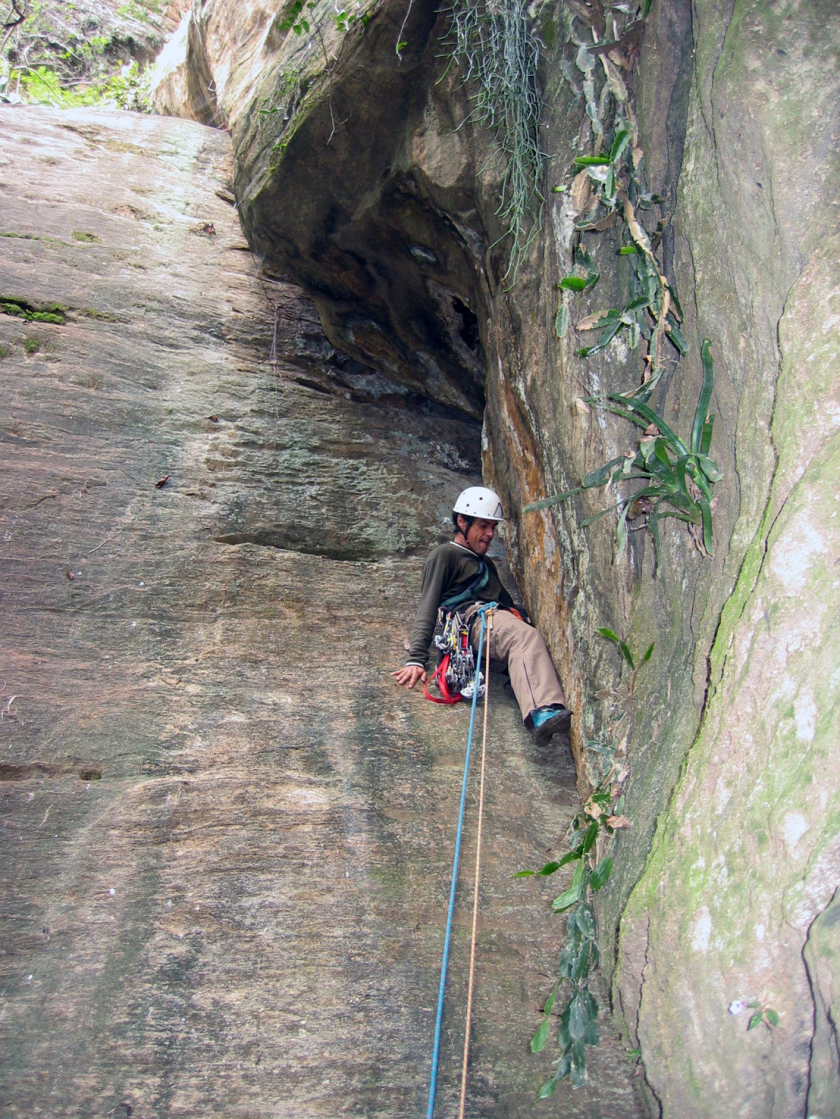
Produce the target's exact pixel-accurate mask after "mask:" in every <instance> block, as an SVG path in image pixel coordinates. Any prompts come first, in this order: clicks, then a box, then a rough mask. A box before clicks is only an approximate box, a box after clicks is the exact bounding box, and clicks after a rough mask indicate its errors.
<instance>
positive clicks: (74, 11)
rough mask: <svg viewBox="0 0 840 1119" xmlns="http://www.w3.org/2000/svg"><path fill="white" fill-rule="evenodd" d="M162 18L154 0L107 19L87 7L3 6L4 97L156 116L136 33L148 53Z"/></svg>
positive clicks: (20, 0)
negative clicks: (151, 112) (135, 51)
mask: <svg viewBox="0 0 840 1119" xmlns="http://www.w3.org/2000/svg"><path fill="white" fill-rule="evenodd" d="M135 8H136V11H135V10H134V9H135ZM153 16H154V18H153ZM160 16H161V12H160V11H159V10H158V8H157V6H155V5H153V4H151V3H149V2H148V0H147V3H146V4H145V5H144V6H137V5H133V6H132V8H131V10H130V11H129V10H128V9H125V10H124V9H122V8H121V9H119V10H118V11H117V12H116V13H111V15H110V16H109V17H108V16H106V17H103V18H102V19H100V18H99V17H98V15H97V16H94V15H92V14H91V10H90V7H87V6H85V5H81V4H80V5H73V4H60V3H56V2H55V0H53V2H50V0H6V2H5V3H3V2H2V0H0V98H1V99H3V100H6V101H11V102H13V103H14V102H18V101H22V102H36V103H46V104H50V105H55V106H58V107H60V108H74V107H79V106H86V105H107V106H114V107H117V108H123V109H137V110H141V111H148V110H149V109H150V108H151V104H150V100H149V92H150V90H149V81H150V76H151V72H150V71H148V70H147V69H145V68H143V67H142V66H141V65H140V63H138V62H137V61H136V60H135V59H134V58H133V57H132V53H131V52H132V49H135V48H134V47H133V43H134V39H135V35H139V36H140V38H141V39H142V40H143V47H144V49H145V48H146V47H147V46H149V45H151V44H153V43H154V42H157V40H158V34H157V31H158V26H157V25H158V24H159V23H160V18H159V17H160ZM105 19H108V20H109V22H107V24H106V22H104V20H105ZM114 20H121V21H125V20H130V21H132V22H131V26H130V27H129V26H126V25H125V24H124V23H120V22H114ZM137 25H140V26H141V27H142V32H141V31H140V29H139V27H138V26H137Z"/></svg>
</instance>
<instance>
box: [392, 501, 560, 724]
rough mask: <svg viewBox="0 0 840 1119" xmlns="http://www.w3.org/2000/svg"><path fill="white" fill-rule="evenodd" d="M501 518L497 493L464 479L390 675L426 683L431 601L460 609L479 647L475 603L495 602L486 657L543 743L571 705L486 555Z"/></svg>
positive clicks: (409, 682) (401, 681)
mask: <svg viewBox="0 0 840 1119" xmlns="http://www.w3.org/2000/svg"><path fill="white" fill-rule="evenodd" d="M503 519H504V514H503V512H502V502H501V499H500V498H499V495H498V494H496V493H494V492H493V491H492V490H489V489H486V488H485V487H484V486H471V487H470V488H469V489H466V490H464V491H463V493H461V494H460V495H459V497H458V500H457V501H456V502H455V507H454V508H453V510H452V523H453V526H454V529H455V535H454V537H453V539H452V540H451V541H448V542H447V543H446V544H441V545H440V546H439V547H437V548H435V550H434V551H433V552H432V554H431V555H430V556H429V558H428V559H427V560H426V565H425V567H424V568H423V585H422V589H421V592H420V604H419V606H418V607H417V613H416V614H415V617H414V628H413V629H412V631H411V642H410V646H409V653H408V660H407V661H406V664H405V666H404V667H403V668H401V669H399V670H398V671H396V672H392V673H391V675H392V676H393V677H394V678H395V679H396V681H397V683H398V684H405V685H408V687H409V688H413V687H414V685H415V684H416V683H417V682H418V680H419V681H421V682H422V683H425V681H426V679H427V674H426V658H427V656H428V652H429V643H430V642H431V639H432V634H433V633H434V629H435V623H436V620H437V614H438V608H439V607H441V606H442V607H443V608H444V609H454V608H456V607H457V609H458V610H459V611H461V612H462V613H463V616H464V620H465V622H466V623H467V625H469V627H470V644H471V645H472V647H473V648H474V649H477V648H478V637H479V632H480V628H481V627H480V623H479V619H478V608H479V605H480V604H481V603H484V602H496V603H498V605H499V607H500V609H499V610H498V611H497V612H496V614H495V615H494V617H493V628H492V631H491V632H490V657H491V659H492V660H494V661H499V662H501V663H502V664H505V665H506V666H507V670H508V672H509V673H510V682H511V685H512V687H513V692H514V695H515V696H516V701H517V703H518V704H519V710H520V711H521V712H522V718H523V720H524V722H525V726H526V727H527V728H528V730H529V731H530V732H531V734H532V736H533V739H534V741H535V742H536V743H537V745H539V746H544V745H545V744H546V743H547V742H548V741H549V740H550V739H551V737H552V735H554V734H557V733H562V732H564V731H567V730H568V728H569V723H570V721H571V717H572V713H571V711H569V710H568V708H567V707H566V701H565V698H564V695H563V689H562V687H561V686H560V681H559V680H558V679H557V673H556V672H555V670H554V665H553V664H552V662H551V657H550V656H549V655H548V649H547V648H546V647H545V642H544V641H543V639H542V637H541V636H540V635H539V633H537V631H536V630H535V629H534V627H533V626H531V625H529V624H528V622H526V621H525V620H524V619H523V617H521V616H520V611H516V608H515V607H514V603H513V599H512V598H511V597H510V595H509V594H508V592H507V591H506V590H505V588H504V587H503V586H502V582H501V580H500V579H499V575H498V572H497V571H496V567H495V564H494V563H493V561H492V560H491V559H490V558H489V557H488V556H487V549H488V548H489V547H490V545H491V543H492V541H493V537H494V535H495V532H496V526H497V524H498V523H499V521H501V520H503Z"/></svg>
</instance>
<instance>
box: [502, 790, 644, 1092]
mask: <svg viewBox="0 0 840 1119" xmlns="http://www.w3.org/2000/svg"><path fill="white" fill-rule="evenodd" d="M613 791H614V784H612V783H611V779H610V777H608V778H607V779H606V780H605V781H604V782H602V784H601V785H599V787H598V788H597V789H596V790H595V792H594V793H593V794H592V796H591V797H590V799H589V800H588V801H587V803H586V804H585V805H584V808H583V811H582V812H580V813H578V815H577V816H575V818H574V820H573V821H572V824H571V827H570V829H569V835H568V837H567V838H568V844H569V847H570V850H569V851H568V852H567V853H566V854H565V855H564V856H563V857H562V858H561V859H560V861H559V862H549V863H546V864H545V866H543V867H542V868H541V869H540V870H538V871H532V870H523V871H520V872H519V874H518V875H517V877H519V878H526V877H531V876H533V875H536V876H539V877H543V878H545V877H548V876H549V875H552V874H555V873H556V872H557V871H558V870H560V869H561V868H562V867H564V866H568V865H569V864H570V863H575V864H576V866H575V871H574V874H573V875H572V881H571V883H570V885H569V887H568V888H567V889H566V890H564V891H563V893H561V894H560V895H559V896H558V897H556V898H555V899H554V901H553V903H552V908H553V910H554V912H555V913H566V914H567V918H566V943H565V944H564V946H563V949H562V951H561V953H560V962H559V978H558V980H557V982H556V983H555V985H554V988H553V989H552V991H551V993H550V994H549V996H548V998H547V999H546V1002H545V1005H544V1007H543V1020H542V1022H541V1023H540V1025H539V1026H538V1027H537V1032H536V1033H535V1034H534V1036H533V1038H532V1039H531V1052H532V1053H540V1052H542V1050H543V1049H544V1048H545V1046H546V1044H547V1042H548V1039H549V1035H550V1032H551V1023H552V1019H553V1017H556V1018H557V1019H558V1021H557V1029H558V1033H557V1038H558V1045H559V1048H560V1059H559V1062H558V1065H557V1069H556V1070H555V1072H554V1075H553V1076H552V1077H551V1078H550V1079H549V1080H547V1081H546V1082H545V1083H544V1084H543V1085H542V1087H541V1088H540V1091H539V1098H540V1099H545V1098H546V1097H548V1096H550V1095H552V1094H553V1092H554V1090H555V1088H556V1087H557V1083H558V1081H560V1080H562V1079H563V1078H564V1077H565V1076H569V1077H570V1078H571V1081H572V1084H573V1085H574V1087H576V1088H578V1087H580V1086H581V1085H582V1084H584V1083H585V1082H586V1046H587V1045H598V1043H599V1041H600V1035H599V1032H598V1003H597V1001H596V999H595V996H594V995H593V994H592V992H591V991H590V989H589V978H590V976H591V975H592V973H593V972H594V971H595V969H596V968H597V966H598V962H599V959H600V954H599V951H598V944H597V941H596V926H595V911H594V909H593V907H592V894H593V893H595V892H596V891H598V890H600V889H601V887H602V886H604V885H605V884H606V882H607V880H608V878H609V876H610V872H611V870H612V858H611V857H610V856H609V855H607V856H605V857H604V858H602V859H601V860H600V861H598V862H597V863H596V862H595V850H596V844H597V841H598V838H599V835H601V833H602V829H603V833H604V834H606V835H608V836H611V835H614V834H615V831H616V830H617V829H618V828H622V827H628V826H629V823H630V822H629V821H628V820H626V819H625V817H623V816H620V815H616V814H615V812H614V811H613V802H614V800H616V799H617V798H614V797H613ZM564 984H568V988H567V998H566V1002H565V1005H564V1007H563V1010H562V1011H561V1012H560V1014H559V1015H555V1014H554V1008H555V1005H556V1002H557V996H558V994H559V992H560V990H561V988H562V987H563V985H564Z"/></svg>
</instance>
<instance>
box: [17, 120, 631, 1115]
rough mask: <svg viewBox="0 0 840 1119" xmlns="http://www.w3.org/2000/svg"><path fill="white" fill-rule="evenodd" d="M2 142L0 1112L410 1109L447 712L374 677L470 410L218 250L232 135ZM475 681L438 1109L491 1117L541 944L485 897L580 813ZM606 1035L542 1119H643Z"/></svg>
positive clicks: (519, 1072)
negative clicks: (559, 1114) (579, 1079)
mask: <svg viewBox="0 0 840 1119" xmlns="http://www.w3.org/2000/svg"><path fill="white" fill-rule="evenodd" d="M0 137H2V144H0V150H2V186H0V189H2V197H3V206H2V218H1V219H0V233H2V237H0V276H2V299H0V305H2V311H0V370H2V376H3V384H4V389H5V394H4V403H3V411H2V419H1V420H0V446H2V456H3V483H2V486H0V490H2V493H0V549H2V558H3V572H4V577H3V583H2V587H0V594H2V610H3V619H4V623H3V627H2V635H0V681H1V682H2V684H0V687H2V698H1V699H0V754H1V755H2V756H0V800H2V808H1V809H0V850H2V870H0V878H2V887H0V927H2V933H1V934H0V1000H2V1005H1V1006H0V1084H2V1091H0V1113H2V1115H3V1116H4V1117H6V1116H8V1117H20V1119H24V1117H25V1119H31V1117H33V1116H57V1115H61V1116H67V1117H68V1119H70V1117H72V1119H82V1117H87V1116H91V1115H103V1116H104V1115H117V1116H133V1119H163V1117H166V1119H177V1117H184V1119H187V1117H193V1116H196V1115H224V1116H229V1117H232V1119H246V1117H247V1119H254V1117H256V1116H266V1117H268V1116H277V1115H283V1116H284V1117H286V1116H288V1117H290V1119H291V1117H305V1119H315V1117H321V1119H334V1117H335V1116H337V1115H345V1114H350V1115H356V1114H359V1115H364V1116H381V1117H383V1119H384V1117H392V1116H393V1117H396V1116H400V1117H403V1116H407V1115H421V1114H425V1110H426V1093H427V1089H428V1075H429V1066H430V1061H431V1052H432V1037H433V1028H434V1018H435V1007H436V998H437V989H438V976H439V968H440V958H441V949H442V943H443V931H444V924H445V914H446V904H447V899H448V891H449V885H448V882H449V873H450V869H451V858H452V849H453V843H454V829H455V821H456V817H457V806H458V799H459V794H460V784H461V774H462V771H463V758H464V746H465V742H466V731H467V723H468V715H469V712H468V710H467V709H466V708H465V707H464V706H463V705H462V706H461V707H458V708H453V709H443V708H440V707H436V706H434V705H432V704H430V703H428V702H427V701H426V700H425V699H424V698H423V696H422V695H421V694H419V693H418V692H406V691H401V690H400V689H398V688H397V687H396V685H395V684H394V683H393V682H392V681H391V680H390V678H389V676H388V673H389V671H390V670H391V669H392V668H394V667H396V666H397V665H399V664H400V663H401V662H402V660H403V658H404V650H403V641H404V639H405V637H406V636H407V634H408V632H409V628H410V624H411V617H412V613H413V608H414V601H415V595H416V589H417V586H418V581H419V577H420V571H421V567H422V562H423V558H424V556H425V553H426V551H427V549H428V548H429V547H430V546H431V545H432V544H434V543H435V542H437V541H438V540H439V539H440V537H441V534H442V533H445V532H446V525H447V524H448V520H449V509H450V507H451V504H452V502H453V499H454V496H455V495H456V494H457V493H458V491H459V490H460V489H461V488H462V487H463V486H464V484H465V483H467V482H471V481H474V480H475V479H476V478H477V471H478V455H479V428H478V425H477V424H476V423H475V421H473V420H470V419H469V418H468V417H464V416H463V414H453V413H452V412H451V411H447V410H446V409H444V408H443V407H440V406H434V405H432V404H430V403H429V401H428V400H424V399H420V398H418V397H416V396H412V395H411V394H409V393H407V392H405V391H404V390H403V389H399V388H397V387H395V386H394V385H393V383H391V382H388V381H386V380H385V379H384V378H383V377H382V376H380V375H379V374H376V373H372V372H371V371H370V370H369V369H367V368H362V367H359V366H356V365H354V364H353V363H352V362H349V361H348V360H346V359H342V357H341V355H338V354H336V352H335V351H334V349H333V348H332V347H331V346H330V344H329V343H328V341H327V339H326V338H325V337H324V334H323V332H322V330H321V328H320V325H319V323H318V318H317V314H316V312H315V310H314V308H313V306H312V303H311V302H310V301H309V300H308V299H307V298H305V297H304V296H303V295H302V294H301V292H300V291H299V290H298V289H297V288H294V287H293V286H291V285H289V284H286V283H282V282H279V281H277V280H276V279H275V278H272V276H271V275H270V273H267V272H266V270H265V269H264V268H262V267H261V265H260V261H259V260H258V259H256V258H255V257H254V256H253V254H252V253H251V251H250V250H249V248H248V245H247V243H246V242H245V240H244V238H243V236H242V233H241V229H240V227H239V223H238V220H237V216H236V213H235V210H234V208H233V205H232V203H231V198H232V196H231V194H230V178H231V175H232V160H231V146H230V140H229V138H228V137H227V136H226V135H225V134H224V133H223V132H221V131H218V130H213V129H210V128H207V127H205V126H202V125H199V124H196V123H193V122H190V121H185V120H165V119H163V118H160V117H142V116H139V115H135V114H121V113H103V112H94V111H81V110H79V111H75V110H74V111H71V112H60V111H56V110H50V109H40V108H17V109H11V108H6V109H0ZM272 358H273V359H274V360H273V361H272ZM491 688H492V693H491V705H492V710H493V715H492V719H491V724H490V726H491V733H490V740H489V747H490V764H489V771H488V781H489V783H488V791H487V815H486V819H485V841H484V851H483V874H482V894H481V897H482V903H481V904H482V913H481V919H480V924H479V951H478V970H477V990H476V1004H475V1017H474V1026H473V1041H472V1046H473V1048H472V1053H473V1057H472V1064H471V1078H470V1086H469V1095H468V1114H472V1115H478V1114H480V1115H483V1116H498V1117H500V1119H502V1117H504V1119H512V1117H513V1116H517V1115H522V1114H523V1113H524V1112H525V1111H526V1110H527V1109H528V1108H530V1107H531V1105H532V1101H533V1099H534V1096H535V1094H536V1091H537V1087H538V1085H539V1084H540V1083H541V1081H542V1080H543V1079H545V1078H546V1076H547V1055H546V1057H545V1058H544V1059H543V1060H541V1061H535V1060H533V1059H528V1058H527V1057H526V1056H525V1053H526V1051H527V1042H528V1039H529V1037H530V1036H531V1034H532V1032H533V1030H534V1028H535V1026H536V1024H537V1022H538V1020H539V1008H540V1005H541V999H542V997H543V996H544V992H545V987H546V978H545V977H546V975H547V974H548V972H549V971H550V969H551V968H552V966H553V959H554V956H555V953H556V942H557V928H556V926H557V922H556V919H555V918H552V916H551V914H550V910H549V905H548V901H549V899H550V898H551V897H552V896H553V893H554V891H553V890H552V888H551V884H550V883H545V884H544V885H543V886H542V888H539V887H537V888H534V884H533V883H531V884H527V883H526V884H523V883H522V882H518V881H515V880H514V879H513V878H512V875H513V873H514V872H515V871H517V870H519V869H521V868H522V867H523V866H533V865H535V864H540V863H541V862H542V861H543V860H544V859H545V858H547V857H548V853H550V852H552V851H555V850H557V849H558V846H559V844H560V843H561V837H562V835H563V833H564V832H565V830H566V828H567V826H568V823H569V820H570V817H571V815H572V814H573V813H574V811H575V810H576V808H577V806H578V805H579V801H578V798H577V794H576V791H575V784H574V782H575V774H574V768H573V765H572V761H571V757H570V755H569V754H568V752H566V754H565V755H563V754H557V753H552V754H545V753H542V754H540V753H538V752H536V751H535V750H534V749H533V747H532V746H531V744H530V740H529V738H528V736H527V735H526V733H525V732H524V730H523V728H522V725H521V721H520V719H519V715H518V711H517V709H516V706H515V703H514V701H513V700H512V698H511V697H510V696H509V695H508V694H507V693H506V692H505V690H504V685H503V681H502V679H501V678H500V677H496V676H493V679H492V683H491ZM475 776H477V775H476V774H475V770H474V778H475ZM474 791H475V784H473V786H472V790H471V793H470V798H469V803H468V811H467V832H466V837H467V838H466V840H465V845H464V851H463V862H462V867H463V868H464V876H463V879H462V891H461V892H460V893H459V902H458V908H457V917H456V923H455V928H454V933H453V946H452V957H451V962H450V985H449V993H448V996H447V1012H446V1015H445V1018H444V1034H443V1046H442V1053H441V1080H440V1085H439V1101H440V1102H439V1107H440V1111H441V1113H444V1112H445V1111H446V1110H447V1109H449V1111H450V1112H451V1111H452V1110H454V1106H455V1104H454V1100H455V1096H456V1094H457V1091H458V1087H459V1076H460V1052H461V1050H460V1043H461V1037H462V1031H463V1008H464V1000H465V989H466V976H467V967H468V956H469V921H470V917H469V907H468V904H467V902H466V900H465V899H467V897H471V896H472V874H471V870H470V869H469V868H470V867H471V866H472V865H473V858H474V841H473V840H471V838H470V837H473V836H474V834H475V799H474V797H473V792H474ZM471 847H472V848H473V850H471ZM603 1028H604V1030H605V1032H606V1034H607V1041H606V1044H605V1046H604V1047H603V1049H602V1050H601V1051H599V1053H598V1055H597V1058H596V1062H595V1068H596V1070H597V1076H598V1083H599V1086H600V1087H599V1091H598V1093H597V1094H595V1095H582V1094H577V1095H576V1096H574V1097H573V1098H570V1100H569V1105H568V1112H569V1114H570V1115H572V1116H575V1117H578V1119H599V1116H601V1115H603V1114H610V1115H615V1116H618V1117H619V1119H638V1116H639V1114H640V1112H639V1109H638V1106H637V1103H636V1100H635V1096H634V1086H633V1081H632V1078H631V1069H630V1065H629V1064H628V1063H627V1061H626V1060H625V1059H624V1053H625V1047H624V1046H623V1045H622V1044H621V1043H619V1041H618V1039H617V1038H616V1036H615V1033H614V1031H612V1030H611V1028H610V1023H609V1018H608V1017H607V1016H605V1018H604V1022H603ZM569 1095H570V1096H571V1093H569Z"/></svg>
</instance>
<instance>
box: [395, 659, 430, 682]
mask: <svg viewBox="0 0 840 1119" xmlns="http://www.w3.org/2000/svg"><path fill="white" fill-rule="evenodd" d="M391 675H392V676H393V677H394V679H395V680H396V681H397V683H398V684H408V686H409V688H413V687H414V685H415V684H416V683H417V681H418V680H419V681H420V682H421V683H422V684H425V683H426V670H425V669H423V668H421V667H420V665H419V664H407V665H406V666H405V667H404V668H400V669H399V670H398V671H397V672H392V673H391Z"/></svg>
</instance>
